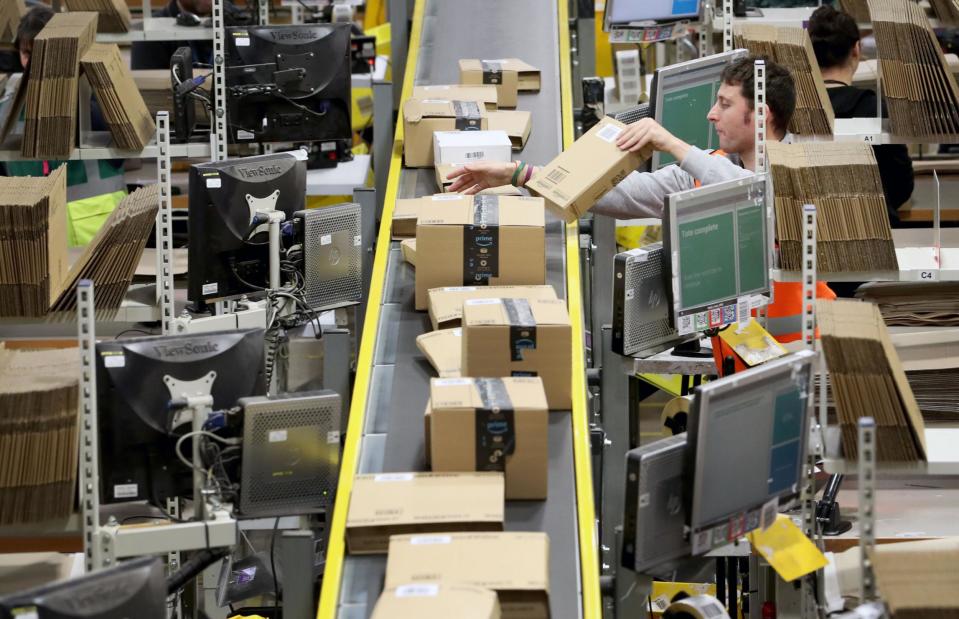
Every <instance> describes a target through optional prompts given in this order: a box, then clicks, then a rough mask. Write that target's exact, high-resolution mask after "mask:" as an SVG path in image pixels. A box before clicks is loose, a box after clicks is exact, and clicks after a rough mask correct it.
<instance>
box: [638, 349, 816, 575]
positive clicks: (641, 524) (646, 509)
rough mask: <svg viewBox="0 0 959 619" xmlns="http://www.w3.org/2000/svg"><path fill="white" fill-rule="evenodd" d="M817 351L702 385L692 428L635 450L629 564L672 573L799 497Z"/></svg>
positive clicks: (655, 572) (767, 520) (765, 520)
mask: <svg viewBox="0 0 959 619" xmlns="http://www.w3.org/2000/svg"><path fill="white" fill-rule="evenodd" d="M815 360H816V354H815V353H813V352H811V351H802V352H798V353H795V354H791V355H787V356H785V357H781V358H779V359H776V360H773V361H769V362H767V363H765V364H763V365H761V366H757V367H755V368H751V369H749V370H746V371H744V372H741V373H738V374H733V375H730V376H727V377H725V378H722V379H719V380H716V381H713V382H710V383H707V384H705V385H702V386H700V387H698V388H697V389H696V391H695V394H694V396H693V401H692V406H691V408H690V415H689V426H688V427H689V430H688V431H687V432H685V433H682V434H678V435H676V436H672V437H669V438H665V439H661V440H658V441H655V442H652V443H649V444H647V445H644V446H641V447H638V448H635V449H633V450H631V451H630V452H628V454H627V456H626V476H627V482H626V489H625V497H626V502H625V505H626V507H625V513H624V534H623V548H622V557H621V558H622V564H623V566H624V567H626V568H628V569H630V570H634V571H636V572H638V573H646V574H650V575H653V576H656V575H661V574H667V573H669V572H670V571H671V570H673V569H675V568H676V567H677V566H678V565H680V564H681V563H682V562H683V561H684V560H685V559H687V558H689V557H690V556H698V555H703V554H705V553H707V552H709V551H711V550H714V549H716V548H719V547H722V546H725V545H727V544H731V543H733V542H735V541H736V540H737V539H739V538H740V537H742V536H743V535H745V534H746V533H749V532H751V531H755V530H757V529H759V528H760V527H762V526H768V525H769V524H771V523H772V522H773V520H775V518H776V515H777V514H778V513H779V511H781V510H782V509H784V508H786V507H788V506H789V505H790V504H791V503H792V501H793V500H794V499H795V498H796V497H797V496H798V494H799V490H800V487H801V484H802V481H803V475H804V464H805V458H806V449H807V444H808V432H809V420H810V418H811V415H812V392H813V375H814V364H815Z"/></svg>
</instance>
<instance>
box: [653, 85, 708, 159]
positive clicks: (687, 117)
mask: <svg viewBox="0 0 959 619" xmlns="http://www.w3.org/2000/svg"><path fill="white" fill-rule="evenodd" d="M718 86H719V82H718V81H716V82H707V83H705V84H696V85H693V86H688V87H686V88H677V89H675V90H671V91H669V92H665V93H663V109H662V114H661V115H660V118H661V119H662V125H663V127H665V128H666V129H667V130H668V131H669V132H670V133H672V134H673V135H675V136H676V137H678V138H679V139H681V140H683V141H684V142H687V143H688V144H692V145H693V146H698V147H699V148H702V149H704V150H713V149H715V148H719V137H718V136H717V135H716V129H715V128H714V127H713V124H712V123H711V122H709V121H708V120H706V115H707V114H709V110H710V108H712V106H713V103H714V102H715V101H716V89H717V88H718ZM675 162H676V159H674V158H673V157H672V156H671V155H670V154H669V153H661V154H660V157H659V167H663V166H666V165H669V164H671V163H675Z"/></svg>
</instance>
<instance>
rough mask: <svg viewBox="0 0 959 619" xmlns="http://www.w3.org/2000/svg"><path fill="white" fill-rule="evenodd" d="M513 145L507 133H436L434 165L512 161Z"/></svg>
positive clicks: (434, 139)
mask: <svg viewBox="0 0 959 619" xmlns="http://www.w3.org/2000/svg"><path fill="white" fill-rule="evenodd" d="M512 151H513V143H512V142H511V141H510V139H509V136H508V135H506V132H505V131H435V132H433V163H434V165H435V164H437V163H440V164H444V163H445V164H454V165H455V164H461V165H462V164H466V163H473V162H475V161H502V162H509V161H512V155H513V152H512Z"/></svg>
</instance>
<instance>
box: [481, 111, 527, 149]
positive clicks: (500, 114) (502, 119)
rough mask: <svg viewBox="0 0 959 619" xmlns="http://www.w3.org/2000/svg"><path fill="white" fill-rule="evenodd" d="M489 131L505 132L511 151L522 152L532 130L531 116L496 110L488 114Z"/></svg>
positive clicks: (524, 113)
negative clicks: (511, 146) (510, 143)
mask: <svg viewBox="0 0 959 619" xmlns="http://www.w3.org/2000/svg"><path fill="white" fill-rule="evenodd" d="M489 128H490V130H491V131H505V132H506V135H508V136H509V141H510V142H512V143H513V150H523V147H524V146H526V140H528V139H529V132H530V130H531V129H532V128H533V115H532V114H530V113H529V112H524V111H522V110H498V111H495V112H490V113H489Z"/></svg>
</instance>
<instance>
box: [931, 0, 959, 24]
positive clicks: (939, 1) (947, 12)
mask: <svg viewBox="0 0 959 619" xmlns="http://www.w3.org/2000/svg"><path fill="white" fill-rule="evenodd" d="M929 4H931V5H932V12H933V13H934V14H935V15H936V18H937V19H938V20H939V24H940V25H941V26H949V27H952V28H955V27H956V26H959V0H929Z"/></svg>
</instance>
